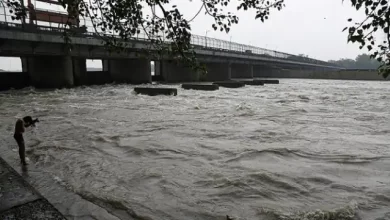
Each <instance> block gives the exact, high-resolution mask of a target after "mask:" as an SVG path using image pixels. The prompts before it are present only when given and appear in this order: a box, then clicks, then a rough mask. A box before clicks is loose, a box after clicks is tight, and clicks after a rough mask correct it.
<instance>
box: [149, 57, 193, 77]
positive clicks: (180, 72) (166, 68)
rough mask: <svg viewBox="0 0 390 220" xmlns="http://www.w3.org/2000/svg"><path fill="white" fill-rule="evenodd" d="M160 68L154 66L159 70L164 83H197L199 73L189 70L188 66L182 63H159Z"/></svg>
mask: <svg viewBox="0 0 390 220" xmlns="http://www.w3.org/2000/svg"><path fill="white" fill-rule="evenodd" d="M160 62H161V63H160V66H155V67H156V69H159V67H160V71H161V74H162V76H163V78H164V80H165V81H166V82H194V81H199V77H200V73H199V72H197V71H194V70H192V69H191V67H190V66H188V65H186V64H184V63H176V62H174V61H169V60H168V61H160Z"/></svg>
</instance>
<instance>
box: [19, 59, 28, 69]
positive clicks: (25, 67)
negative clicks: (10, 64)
mask: <svg viewBox="0 0 390 220" xmlns="http://www.w3.org/2000/svg"><path fill="white" fill-rule="evenodd" d="M20 60H21V61H22V72H26V73H27V72H28V58H27V57H21V58H20Z"/></svg>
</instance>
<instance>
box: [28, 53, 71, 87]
mask: <svg viewBox="0 0 390 220" xmlns="http://www.w3.org/2000/svg"><path fill="white" fill-rule="evenodd" d="M27 59H28V61H27V64H28V65H27V66H28V74H29V76H30V79H31V83H32V85H33V86H36V87H41V88H62V87H71V86H73V85H74V80H73V65H72V58H71V57H70V56H35V57H29V58H27Z"/></svg>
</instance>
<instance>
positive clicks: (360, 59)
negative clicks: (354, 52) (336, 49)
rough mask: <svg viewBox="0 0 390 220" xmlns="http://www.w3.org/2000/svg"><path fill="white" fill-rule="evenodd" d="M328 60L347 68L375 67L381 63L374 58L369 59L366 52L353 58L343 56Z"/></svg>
mask: <svg viewBox="0 0 390 220" xmlns="http://www.w3.org/2000/svg"><path fill="white" fill-rule="evenodd" d="M329 62H330V63H334V64H337V65H339V66H341V67H344V68H347V69H377V68H378V67H379V66H380V65H381V63H380V62H378V61H377V60H376V59H371V58H370V55H368V54H361V55H358V56H357V57H356V59H354V60H353V59H347V58H343V59H340V60H329Z"/></svg>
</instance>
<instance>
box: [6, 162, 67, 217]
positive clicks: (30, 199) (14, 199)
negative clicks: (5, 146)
mask: <svg viewBox="0 0 390 220" xmlns="http://www.w3.org/2000/svg"><path fill="white" fill-rule="evenodd" d="M0 196H1V199H0V219H57V220H65V217H64V216H63V215H62V214H61V213H60V212H59V211H58V210H57V209H56V208H55V207H54V206H53V205H51V204H50V203H49V202H48V201H47V200H46V199H45V198H43V197H42V196H41V195H40V194H39V193H38V192H37V191H36V190H35V189H34V188H33V187H32V186H31V185H30V184H28V183H27V182H26V181H25V180H24V179H23V178H22V177H21V176H20V175H19V174H18V173H17V172H16V171H15V170H14V169H13V168H12V167H11V166H9V165H8V164H7V163H6V162H5V161H4V160H3V159H2V158H0Z"/></svg>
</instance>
